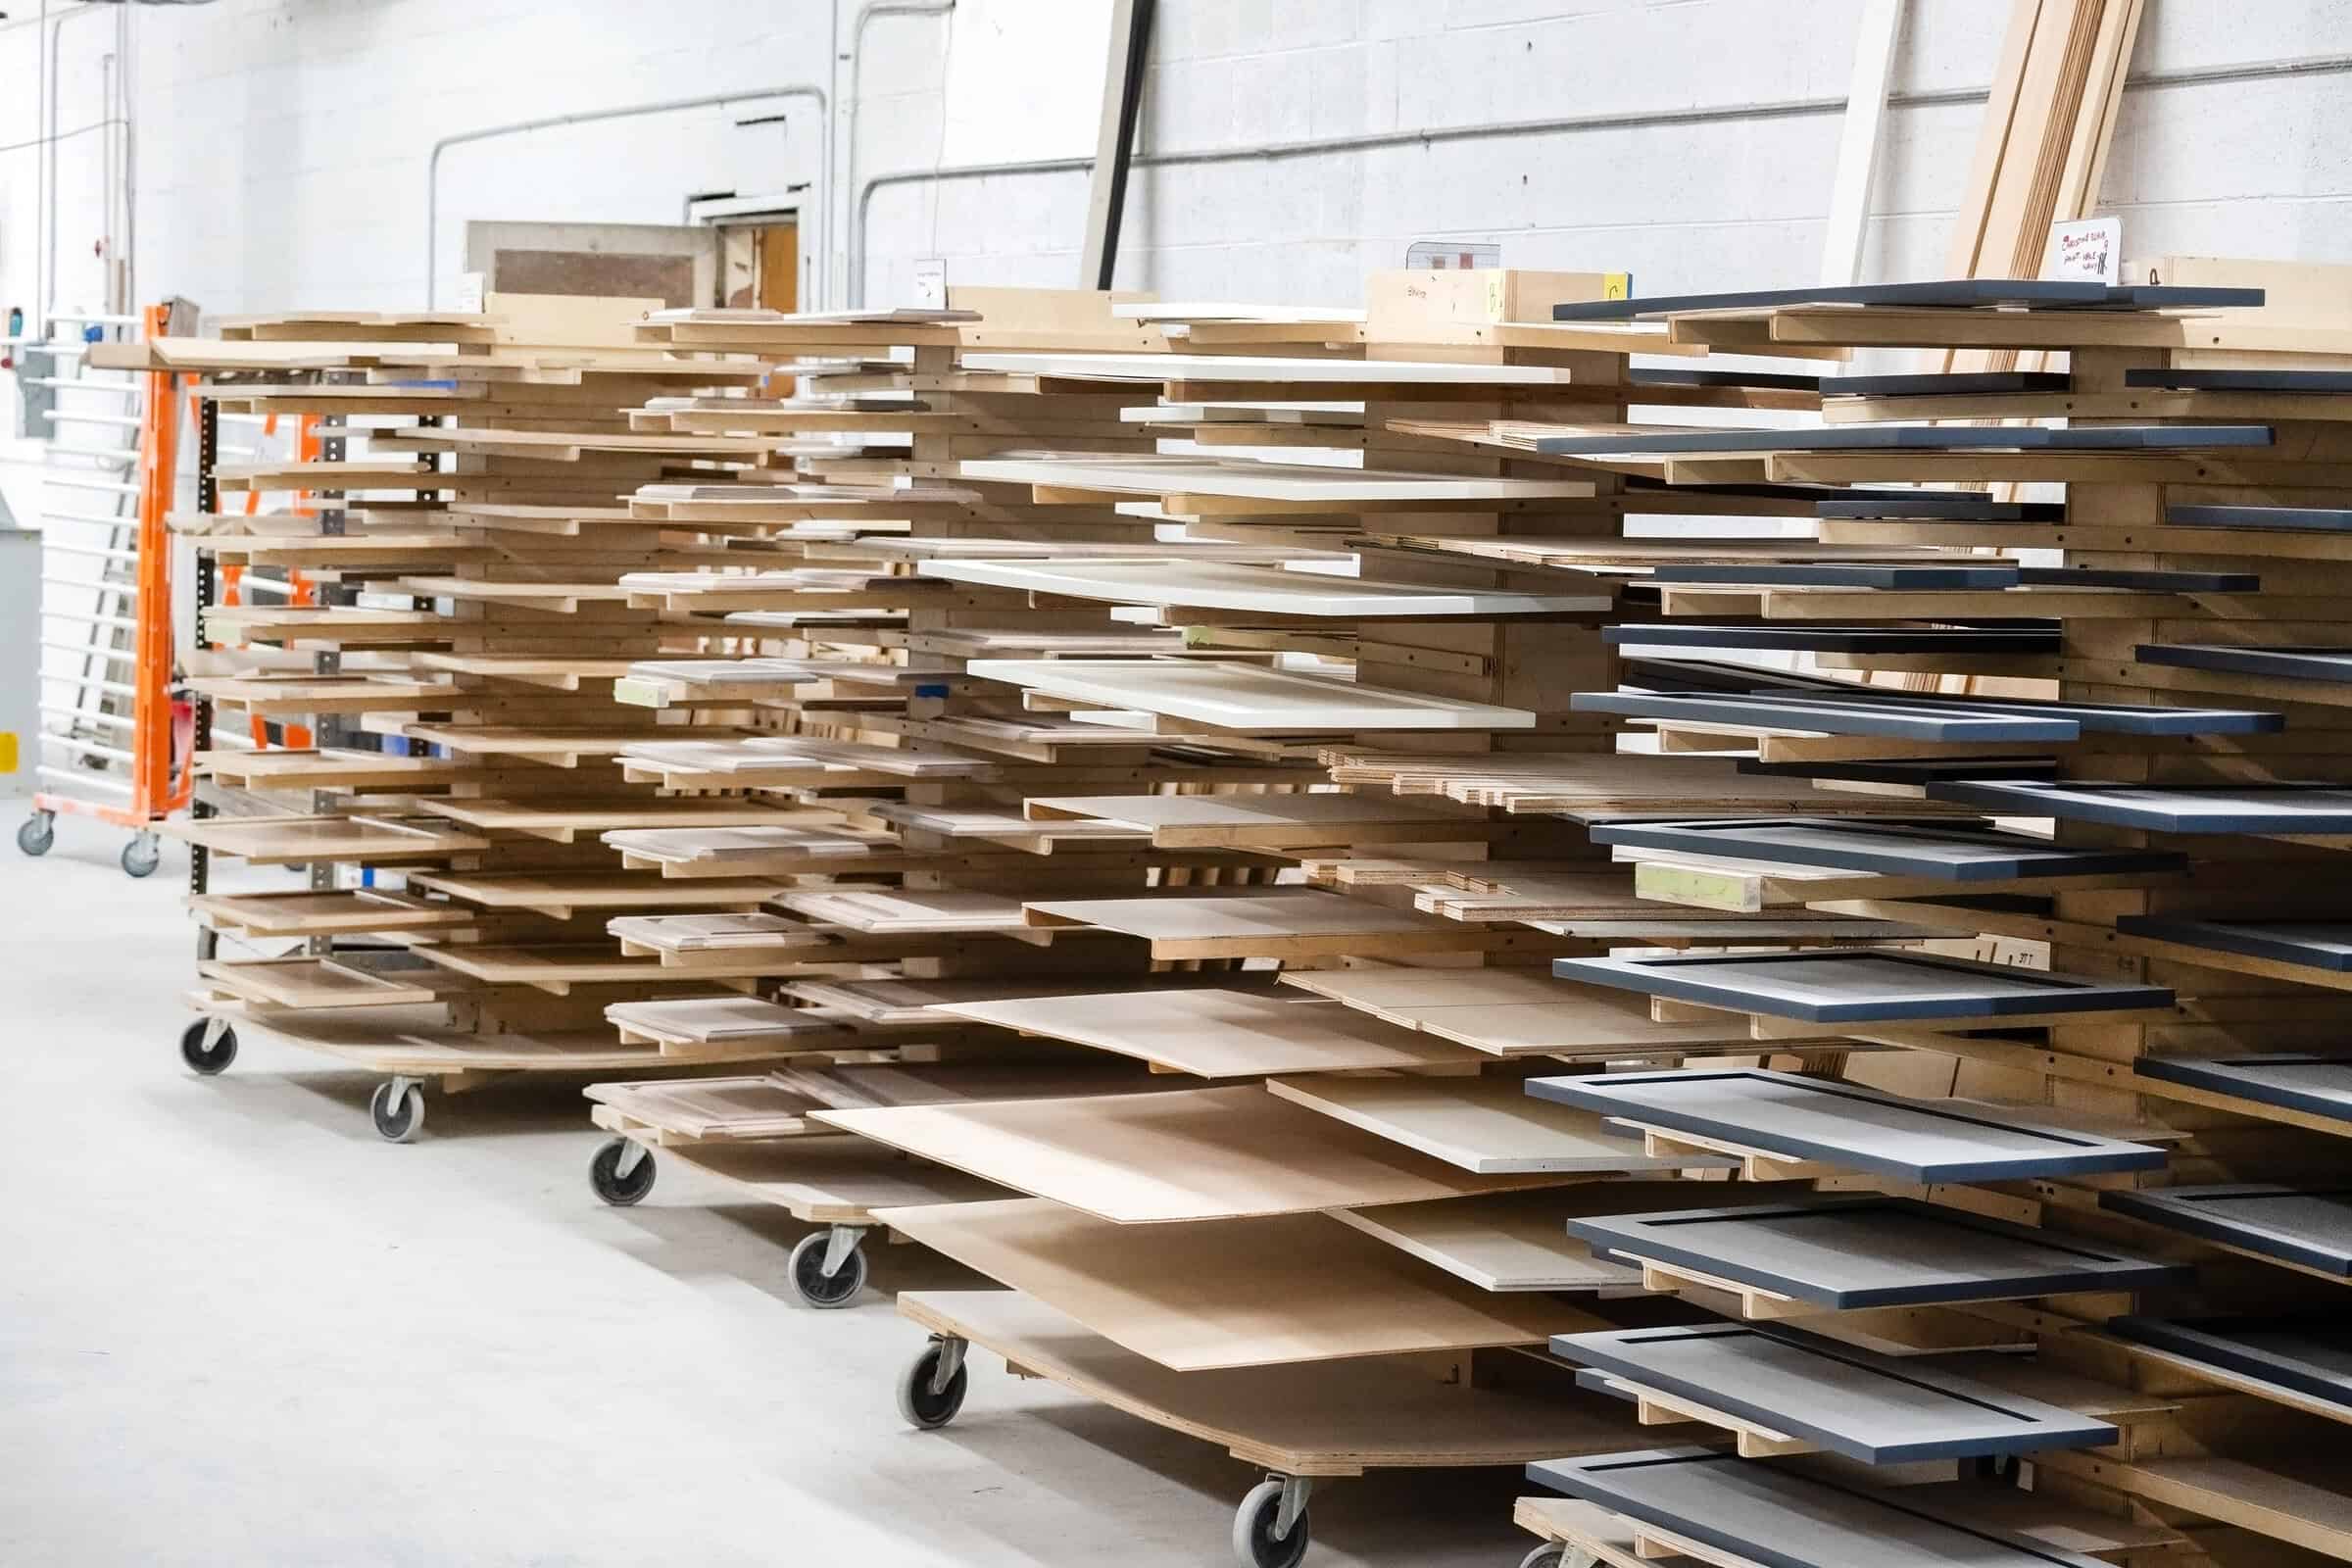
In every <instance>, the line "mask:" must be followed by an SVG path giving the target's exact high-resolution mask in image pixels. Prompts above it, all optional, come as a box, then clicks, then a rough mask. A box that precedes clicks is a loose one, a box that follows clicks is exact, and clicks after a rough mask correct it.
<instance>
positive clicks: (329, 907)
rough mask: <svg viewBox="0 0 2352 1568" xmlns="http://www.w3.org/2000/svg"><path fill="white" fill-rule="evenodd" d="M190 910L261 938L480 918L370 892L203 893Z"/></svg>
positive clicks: (425, 927)
mask: <svg viewBox="0 0 2352 1568" xmlns="http://www.w3.org/2000/svg"><path fill="white" fill-rule="evenodd" d="M188 907H189V908H190V909H192V910H194V911H195V912H196V913H197V914H199V915H200V916H202V917H203V919H204V921H205V923H206V924H208V925H211V926H213V927H215V928H216V929H224V930H242V931H250V932H253V933H255V934H257V935H261V936H312V935H320V934H327V933H338V932H369V931H417V930H434V929H439V928H444V927H450V926H465V925H471V924H472V923H473V922H474V921H475V920H476V919H477V918H479V916H477V915H476V914H475V913H474V911H472V910H471V909H467V908H463V907H458V906H456V905H448V904H434V903H430V902H427V901H426V900H423V899H418V898H412V897H409V896H408V895H405V894H400V893H386V892H380V891H377V890H374V889H367V888H361V889H354V890H352V891H349V892H340V893H311V892H307V891H306V892H300V893H200V894H196V895H194V896H193V897H191V898H190V899H189V900H188Z"/></svg>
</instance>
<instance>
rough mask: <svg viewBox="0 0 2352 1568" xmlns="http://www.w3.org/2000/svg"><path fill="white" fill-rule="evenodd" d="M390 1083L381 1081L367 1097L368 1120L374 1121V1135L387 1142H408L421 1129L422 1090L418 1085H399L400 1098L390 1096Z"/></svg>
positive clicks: (422, 1126)
mask: <svg viewBox="0 0 2352 1568" xmlns="http://www.w3.org/2000/svg"><path fill="white" fill-rule="evenodd" d="M392 1090H393V1085H392V1084H390V1083H381V1084H377V1085H376V1086H375V1093H374V1094H372V1095H370V1096H368V1120H369V1121H372V1122H374V1123H375V1134H376V1136H377V1137H378V1138H381V1139H383V1140H384V1142H386V1143H388V1144H409V1143H415V1142H416V1141H417V1134H418V1133H419V1132H421V1131H423V1129H424V1089H423V1087H422V1086H421V1085H418V1084H408V1085H405V1086H403V1087H402V1089H401V1093H400V1097H399V1098H398V1099H397V1100H395V1099H394V1098H393V1095H392Z"/></svg>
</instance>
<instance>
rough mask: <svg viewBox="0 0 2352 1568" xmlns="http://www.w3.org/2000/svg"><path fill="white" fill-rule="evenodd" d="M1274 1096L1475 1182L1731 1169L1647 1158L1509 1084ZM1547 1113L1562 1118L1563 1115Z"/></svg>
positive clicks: (1380, 1082)
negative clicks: (1515, 1176) (1527, 1174)
mask: <svg viewBox="0 0 2352 1568" xmlns="http://www.w3.org/2000/svg"><path fill="white" fill-rule="evenodd" d="M1266 1087H1267V1088H1268V1089H1269V1090H1271V1091H1272V1092H1273V1093H1274V1094H1275V1095H1277V1096H1279V1097H1280V1098H1282V1099H1284V1100H1288V1101H1291V1102H1293V1103H1297V1104H1300V1105H1304V1106H1305V1107H1306V1108H1307V1109H1309V1110H1312V1111H1315V1112H1317V1113H1318V1114H1321V1115H1325V1116H1330V1117H1332V1118H1334V1119H1335V1120H1338V1121H1343V1122H1346V1123H1347V1124H1348V1126H1350V1127H1360V1128H1362V1129H1363V1130H1364V1131H1365V1132H1368V1133H1371V1134H1373V1135H1375V1136H1377V1137H1380V1138H1385V1139H1387V1140H1389V1141H1390V1142H1391V1143H1396V1144H1402V1145H1403V1146H1404V1147H1406V1148H1407V1149H1416V1150H1419V1151H1420V1152H1422V1153H1424V1154H1428V1155H1431V1156H1432V1157H1434V1158H1437V1159H1442V1160H1444V1161H1446V1163H1447V1164H1449V1165H1458V1166H1460V1167H1461V1168H1462V1169H1464V1170H1468V1171H1477V1172H1480V1173H1481V1174H1495V1173H1500V1172H1506V1171H1574V1172H1586V1173H1596V1172H1598V1173H1608V1174H1619V1173H1627V1172H1633V1171H1665V1170H1676V1169H1695V1170H1736V1169H1738V1168H1739V1165H1740V1162H1739V1161H1738V1160H1736V1159H1732V1158H1729V1157H1726V1156H1722V1155H1713V1154H1698V1153H1689V1152H1672V1153H1666V1154H1657V1155H1652V1154H1646V1153H1643V1152H1642V1149H1641V1147H1640V1143H1639V1140H1637V1139H1635V1138H1634V1137H1632V1136H1631V1135H1630V1134H1628V1133H1625V1132H1623V1131H1621V1130H1616V1129H1614V1128H1613V1127H1612V1124H1611V1123H1610V1122H1609V1120H1608V1118H1606V1117H1604V1116H1602V1115H1601V1114H1600V1113H1599V1112H1597V1111H1579V1110H1577V1108H1576V1107H1575V1106H1573V1105H1561V1104H1556V1103H1552V1102H1549V1101H1543V1100H1538V1099H1537V1098H1535V1097H1534V1096H1533V1095H1530V1094H1529V1093H1528V1092H1527V1088H1526V1086H1525V1085H1524V1084H1523V1083H1521V1082H1520V1081H1519V1080H1518V1079H1516V1078H1462V1077H1446V1078H1431V1077H1379V1078H1368V1077H1351V1076H1348V1075H1345V1074H1337V1073H1327V1074H1318V1075H1315V1076H1311V1077H1297V1078H1276V1079H1273V1080H1271V1081H1270V1082H1269V1083H1267V1085H1266ZM1555 1110H1564V1111H1568V1112H1570V1114H1568V1115H1565V1116H1557V1115H1553V1114H1551V1112H1552V1111H1555Z"/></svg>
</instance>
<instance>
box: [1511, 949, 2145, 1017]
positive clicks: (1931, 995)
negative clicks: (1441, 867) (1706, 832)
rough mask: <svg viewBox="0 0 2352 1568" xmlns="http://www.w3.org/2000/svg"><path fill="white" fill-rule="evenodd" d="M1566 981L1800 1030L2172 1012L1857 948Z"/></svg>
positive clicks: (1695, 961)
mask: <svg viewBox="0 0 2352 1568" xmlns="http://www.w3.org/2000/svg"><path fill="white" fill-rule="evenodd" d="M1552 967H1553V969H1554V971H1555V972H1556V973H1558V974H1559V975H1560V976H1561V977H1562V978H1564V979H1570V980H1588V981H1592V982H1593V983H1595V984H1599V985H1615V986H1623V987H1625V988H1626V989H1627V990H1629V991H1638V992H1641V993H1642V995H1644V996H1651V997H1664V998H1668V999H1670V1000H1672V1001H1676V1002H1693V1003H1697V1004H1698V1005H1701V1006H1709V1007H1725V1008H1730V1009H1733V1010H1736V1011H1743V1012H1760V1013H1765V1014H1767V1015H1769V1016H1771V1017H1775V1018H1795V1019H1799V1020H1802V1021H1804V1022H1807V1023H1873V1022H1877V1023H1885V1022H1895V1021H1924V1020H1929V1019H1939V1018H1990V1017H2009V1018H2024V1017H2042V1016H2047V1015H2051V1014H2060V1013H2064V1014H2075V1013H2096V1012H2126V1011H2134V1010H2142V1009H2149V1008H2170V1007H2171V1006H2172V1005H2173V993H2172V992H2171V991H2170V990H2167V989H2166V988H2164V987H2162V986H2143V985H2125V984H2121V983H2118V982H2114V981H2106V980H2097V979H2092V978H2089V977H2087V976H2082V975H2067V974H2053V973H2051V972H2049V971H2048V970H2046V969H2021V968H2019V967H2017V966H2016V965H2014V964H1995V963H1978V962H1974V961H1972V960H1969V959H1965V958H1945V957H1938V956H1934V955H1931V954H1922V953H1901V952H1890V951H1880V950H1876V949H1858V950H1854V951H1851V952H1844V953H1757V954H1726V955H1714V954H1709V955H1701V956H1692V957H1672V958H1561V959H1559V960H1557V961H1556V962H1555V963H1554V964H1553V966H1552Z"/></svg>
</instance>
